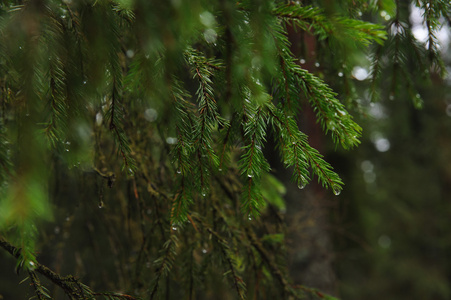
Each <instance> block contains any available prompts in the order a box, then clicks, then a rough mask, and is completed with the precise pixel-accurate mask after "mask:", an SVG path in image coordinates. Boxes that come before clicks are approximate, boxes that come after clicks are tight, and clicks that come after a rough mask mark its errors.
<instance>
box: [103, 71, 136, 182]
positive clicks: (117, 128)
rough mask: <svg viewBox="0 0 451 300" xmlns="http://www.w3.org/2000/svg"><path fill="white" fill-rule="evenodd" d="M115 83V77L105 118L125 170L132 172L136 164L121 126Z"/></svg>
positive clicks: (122, 118)
mask: <svg viewBox="0 0 451 300" xmlns="http://www.w3.org/2000/svg"><path fill="white" fill-rule="evenodd" d="M117 84H118V83H117V82H116V79H113V88H112V93H111V105H110V107H109V109H108V112H107V114H106V118H107V119H109V121H110V125H109V129H110V131H112V132H113V134H114V137H115V140H116V141H117V144H118V152H119V154H120V155H121V156H122V159H123V162H124V167H126V168H127V172H129V173H130V174H133V173H134V172H135V171H136V164H135V160H134V158H133V157H132V155H131V149H130V145H129V142H128V140H127V137H126V134H125V131H124V129H123V127H122V123H123V122H124V116H123V108H122V106H121V104H120V102H119V90H118V86H117Z"/></svg>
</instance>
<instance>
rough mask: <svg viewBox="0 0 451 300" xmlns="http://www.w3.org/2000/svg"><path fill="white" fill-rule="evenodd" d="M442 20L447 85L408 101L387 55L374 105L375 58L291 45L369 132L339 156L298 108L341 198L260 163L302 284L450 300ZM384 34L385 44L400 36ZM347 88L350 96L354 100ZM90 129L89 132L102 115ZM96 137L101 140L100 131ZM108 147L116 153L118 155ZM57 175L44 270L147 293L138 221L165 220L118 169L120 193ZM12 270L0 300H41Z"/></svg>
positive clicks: (419, 80) (0, 266)
mask: <svg viewBox="0 0 451 300" xmlns="http://www.w3.org/2000/svg"><path fill="white" fill-rule="evenodd" d="M325 2H328V1H325ZM386 2H389V1H386ZM406 3H407V1H406ZM404 12H405V13H408V15H407V16H405V20H408V22H409V24H408V25H407V26H408V27H409V28H410V29H411V30H412V33H413V35H414V38H415V39H416V40H417V41H418V42H420V43H427V39H428V32H427V27H426V25H425V24H424V23H423V21H422V18H421V16H422V15H423V14H424V11H422V10H421V9H420V8H418V7H416V6H415V5H413V4H412V5H410V4H409V5H406V8H405V10H404ZM390 14H392V12H389V11H385V10H384V9H381V10H379V11H377V15H376V16H374V14H372V15H371V16H370V15H368V16H364V17H366V18H367V19H369V20H371V19H372V20H378V21H381V20H384V19H385V20H386V21H389V20H392V18H393V15H390ZM440 20H441V22H442V26H441V27H440V28H441V29H440V30H438V31H437V39H438V41H439V45H440V49H439V52H440V54H441V55H442V57H443V60H444V63H445V65H444V67H445V69H446V71H447V74H446V75H445V76H444V77H443V78H440V76H438V75H436V74H434V73H432V74H428V76H427V78H426V77H424V76H413V78H414V81H413V82H412V83H411V84H412V85H413V86H414V87H415V89H414V90H415V92H414V94H413V97H412V93H411V92H410V91H409V90H408V88H406V89H404V88H403V85H402V84H393V82H394V81H396V80H397V81H399V82H403V80H407V79H406V78H405V77H404V76H403V75H402V74H398V75H396V74H394V72H393V68H394V67H393V68H391V67H392V65H391V61H390V56H391V55H392V53H390V52H386V58H385V60H386V61H385V62H384V64H385V66H386V68H385V69H384V71H383V72H382V74H381V76H380V77H381V79H380V80H379V83H378V84H379V85H380V87H381V92H380V95H379V98H378V99H379V101H372V97H373V92H374V87H373V86H372V84H373V83H372V81H371V76H372V74H371V72H372V71H371V70H372V67H373V66H372V65H371V63H370V59H369V57H368V55H369V54H366V53H365V52H362V51H359V52H356V53H349V55H354V56H353V57H352V58H350V61H352V62H353V64H352V66H346V67H342V66H341V65H335V63H333V62H332V61H331V60H333V56H332V58H331V57H330V56H327V55H325V53H322V52H321V51H322V49H323V48H321V47H322V45H321V43H316V42H315V41H314V40H313V39H311V37H309V36H303V35H300V34H298V33H296V32H294V31H293V32H291V33H290V34H291V36H290V40H291V41H292V43H293V52H294V53H295V54H297V55H298V56H299V63H300V65H301V66H302V67H303V68H305V69H307V70H309V71H311V72H314V73H315V74H318V76H319V77H320V78H323V79H324V80H325V81H326V82H327V83H328V84H329V85H330V86H331V87H332V88H333V89H334V90H335V91H336V92H337V93H338V94H339V96H338V98H339V99H340V100H342V101H343V102H344V103H346V104H347V105H348V107H350V112H351V113H352V114H353V115H354V116H355V121H356V122H357V123H358V124H360V126H361V127H362V128H363V137H362V139H361V145H360V146H359V147H357V148H355V149H353V150H349V151H344V150H342V149H341V148H337V147H335V146H334V145H333V144H332V142H331V141H330V138H329V137H326V136H324V134H323V133H322V131H321V129H320V128H319V126H318V124H316V121H315V117H314V113H313V112H312V111H311V110H310V108H308V107H307V106H305V107H303V116H302V118H301V117H300V118H299V122H300V124H301V126H302V130H303V131H304V132H306V133H307V134H308V135H309V137H310V141H311V143H312V146H314V147H316V148H317V149H319V150H320V152H321V153H323V154H324V155H325V157H326V160H327V161H328V162H330V163H331V164H332V166H333V167H334V169H335V170H336V171H337V172H338V174H339V175H340V176H341V177H342V179H343V181H344V183H345V186H344V190H343V191H342V193H341V194H340V195H338V196H334V195H333V194H332V193H331V192H330V191H327V190H324V189H323V188H321V187H320V186H319V185H318V184H315V183H314V182H312V183H311V184H309V185H307V186H306V187H305V188H304V189H302V190H300V189H299V188H298V187H297V186H296V184H294V183H292V182H291V180H290V178H291V172H290V170H286V169H285V168H284V167H283V165H282V164H281V163H280V162H279V157H278V154H277V153H275V152H273V151H272V150H270V149H272V148H273V147H272V146H271V144H270V143H271V140H272V139H271V138H269V139H268V141H269V145H268V147H266V150H265V151H266V155H267V157H268V159H269V161H270V163H271V167H272V170H273V171H272V172H273V175H275V176H276V177H277V178H278V179H279V180H280V181H281V182H282V183H283V185H284V186H285V189H286V193H285V196H284V199H285V201H286V209H285V210H284V211H283V212H282V215H283V218H284V222H285V223H286V226H287V228H286V246H287V253H288V254H287V260H288V264H287V265H288V268H289V271H290V274H291V276H292V278H293V281H294V282H295V283H296V284H302V285H305V286H308V287H313V288H318V289H319V290H321V291H324V292H327V293H330V294H332V295H334V296H337V297H339V298H341V299H350V300H360V299H365V300H372V299H384V300H391V299H394V300H395V299H396V300H403V299H406V300H407V299H409V300H417V299H418V300H424V299H434V300H435V299H437V300H440V299H451V255H450V253H451V196H450V193H451V75H450V74H451V51H450V49H451V48H450V42H451V33H450V20H449V19H448V20H446V19H445V18H441V19H440ZM387 26H388V25H387ZM388 30H389V32H390V34H391V39H390V40H389V43H390V42H393V40H395V39H396V35H397V30H398V29H397V28H396V27H390V28H388ZM174 51H175V50H174ZM129 54H130V55H131V56H133V53H129ZM127 55H128V54H127ZM99 56H101V54H99ZM387 57H388V58H387ZM410 59H412V58H410ZM409 62H411V63H410V64H407V66H408V71H409V72H411V73H412V74H415V72H423V71H422V70H420V69H418V68H417V63H418V62H416V61H414V60H412V61H409ZM342 69H343V70H342ZM344 69H346V70H347V71H348V72H346V71H345V70H344ZM419 75H422V74H419ZM429 75H431V76H429ZM395 77H396V78H395ZM425 78H426V79H425ZM78 80H79V79H78ZM348 83H352V84H350V85H348ZM349 86H352V88H350V89H347V88H348V87H349ZM417 96H418V98H422V99H423V102H422V104H421V105H420V104H418V103H415V99H414V101H413V102H412V98H416V97H417ZM418 101H419V100H418ZM419 106H422V108H421V109H419ZM159 111H161V110H159ZM155 114H156V110H154V109H152V110H148V111H146V112H144V114H143V115H142V118H141V119H139V120H136V121H133V122H130V124H128V125H129V126H130V127H131V128H133V126H146V124H148V123H146V122H153V121H155V119H156V115H155ZM92 117H93V118H92V119H93V120H94V119H95V117H96V115H95V114H94V115H93V116H92ZM95 120H96V122H97V123H98V124H101V123H102V120H97V119H95ZM95 128H97V127H95ZM155 131H156V130H155ZM95 134H99V135H101V134H104V132H103V131H102V130H101V129H98V128H97V129H95ZM140 134H141V135H142V136H141V138H142V139H144V138H143V136H144V137H145V138H146V139H147V142H145V143H148V144H146V146H149V145H150V146H149V147H150V148H152V147H153V148H158V147H160V148H162V149H168V147H169V146H168V144H171V141H167V140H166V143H165V141H161V140H159V138H158V137H156V136H155V135H156V134H155V135H154V133H152V132H149V133H140ZM110 143H111V141H110ZM143 143H144V142H143ZM102 146H103V147H105V148H106V149H108V150H111V149H112V148H113V147H112V145H111V144H107V145H102ZM104 152H105V153H106V152H108V151H107V150H105V151H104ZM111 152H113V151H112V150H111ZM105 155H110V156H112V154H105ZM163 156H164V154H162V157H156V158H149V161H152V163H150V164H149V170H148V171H149V172H155V173H158V172H161V173H164V172H167V171H168V170H167V168H166V169H165V168H160V165H159V161H162V160H164V159H167V157H163ZM97 159H99V160H100V161H102V159H104V158H102V157H100V158H97ZM51 167H52V168H53V170H54V171H55V172H57V173H58V174H59V176H58V177H57V178H54V181H53V182H52V183H51V188H50V190H51V194H52V195H51V198H52V199H53V200H54V201H53V203H54V208H53V209H54V210H55V212H56V213H55V217H54V219H53V221H52V222H49V223H47V225H46V226H45V230H43V233H42V236H40V239H39V245H38V246H39V247H38V248H40V249H42V253H39V254H38V259H39V261H40V262H41V263H43V264H46V265H49V266H50V267H51V268H52V269H53V270H54V271H56V272H58V273H61V274H77V276H78V277H79V278H81V279H82V280H83V282H85V283H87V284H88V285H90V286H91V287H93V289H98V290H115V291H123V292H125V291H130V290H131V291H133V290H140V289H141V288H142V286H143V285H144V283H143V282H141V281H145V280H147V277H145V276H141V275H140V274H142V272H145V269H146V268H147V269H149V268H150V264H152V263H153V262H152V261H142V263H141V264H139V266H138V267H137V266H136V265H135V263H136V261H139V259H140V258H139V251H138V250H139V249H136V247H132V246H129V245H134V244H139V242H137V241H139V240H140V238H141V237H140V235H139V234H138V231H139V230H140V227H141V224H140V223H139V222H137V211H144V212H145V214H144V215H143V216H141V217H142V218H143V219H144V220H150V219H152V218H153V216H154V214H155V213H158V210H155V209H154V208H153V207H151V205H150V204H146V205H148V207H147V206H145V207H138V206H139V205H141V204H140V203H138V202H136V201H131V200H130V199H131V196H130V195H133V190H134V186H133V184H136V183H134V182H133V181H130V180H125V178H126V175H125V174H123V175H120V174H121V172H120V171H118V170H119V168H120V167H119V166H114V168H116V169H115V170H116V171H118V172H115V174H119V175H117V176H118V178H115V180H116V181H117V182H118V183H117V185H118V188H115V189H110V188H109V187H108V185H109V184H110V183H109V182H107V181H106V180H104V178H102V177H99V176H98V174H97V173H96V172H95V171H92V170H88V171H87V170H83V169H82V168H81V169H77V168H74V169H72V170H67V168H66V166H63V165H62V164H59V163H58V162H57V161H54V162H53V165H52V166H51ZM101 171H102V170H101ZM107 171H109V170H107ZM102 172H103V171H102ZM121 176H122V177H121ZM164 176H167V175H166V174H164ZM164 176H163V177H164ZM138 183H139V182H138ZM119 187H120V188H119ZM112 199H114V200H112ZM112 201H114V205H113V202H112ZM148 230H158V228H150V229H149V228H148ZM50 245H51V246H50ZM148 247H149V249H151V250H152V251H155V252H157V251H158V250H159V245H153V244H152V243H150V244H149V245H148ZM151 250H149V252H150V251H151ZM15 263H16V262H15V260H14V259H12V257H10V255H9V254H8V253H6V252H5V251H0V299H5V300H6V299H28V298H30V297H32V296H33V295H34V292H33V290H32V289H31V288H30V285H29V281H25V282H22V283H20V282H21V281H22V280H23V279H24V278H25V277H26V274H24V273H20V274H18V275H17V274H16V273H15ZM139 268H141V269H143V270H144V271H143V270H141V269H139ZM130 274H132V275H130ZM145 274H146V273H145ZM148 274H150V273H148ZM135 275H136V277H135ZM149 276H150V275H149ZM137 279H139V280H137ZM211 280H220V279H211ZM43 283H44V284H49V282H46V281H44V282H43ZM49 286H52V285H51V284H49ZM51 292H52V294H53V295H54V296H55V299H63V298H62V297H63V295H62V292H61V291H59V290H58V289H57V288H55V290H52V291H51ZM175 294H176V293H175ZM209 296H211V295H209ZM312 299H313V298H312Z"/></svg>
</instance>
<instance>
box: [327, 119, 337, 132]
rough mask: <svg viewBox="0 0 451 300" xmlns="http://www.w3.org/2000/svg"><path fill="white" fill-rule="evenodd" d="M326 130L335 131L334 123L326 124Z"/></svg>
mask: <svg viewBox="0 0 451 300" xmlns="http://www.w3.org/2000/svg"><path fill="white" fill-rule="evenodd" d="M327 128H328V129H329V130H332V131H334V130H335V122H334V121H332V120H330V121H328V122H327Z"/></svg>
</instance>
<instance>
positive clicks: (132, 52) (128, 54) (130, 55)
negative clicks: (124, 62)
mask: <svg viewBox="0 0 451 300" xmlns="http://www.w3.org/2000/svg"><path fill="white" fill-rule="evenodd" d="M125 55H127V57H128V58H132V57H133V56H135V51H133V50H132V49H128V50H127V51H126V52H125Z"/></svg>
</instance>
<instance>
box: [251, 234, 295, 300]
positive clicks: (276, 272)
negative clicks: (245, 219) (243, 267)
mask: <svg viewBox="0 0 451 300" xmlns="http://www.w3.org/2000/svg"><path fill="white" fill-rule="evenodd" d="M246 236H247V237H248V239H249V241H250V243H251V245H252V247H253V248H254V249H255V250H256V251H257V252H258V254H259V255H260V257H261V258H262V260H263V261H264V262H265V263H266V265H267V266H268V267H269V269H270V270H271V273H272V276H274V277H275V278H276V279H277V280H278V281H279V283H280V285H281V286H282V287H283V289H284V291H285V292H286V293H287V294H289V295H291V296H293V297H295V298H297V299H301V298H302V296H301V295H298V294H297V293H296V290H294V289H293V288H292V287H291V284H290V283H289V281H288V279H287V278H286V277H285V275H284V272H282V271H281V270H280V268H279V266H278V265H277V264H276V262H275V261H274V260H273V258H272V256H271V255H270V254H269V253H268V252H267V250H266V249H265V248H264V247H263V245H262V244H261V242H260V241H259V240H258V238H257V236H256V235H255V233H254V232H252V231H250V230H249V229H248V228H246Z"/></svg>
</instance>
